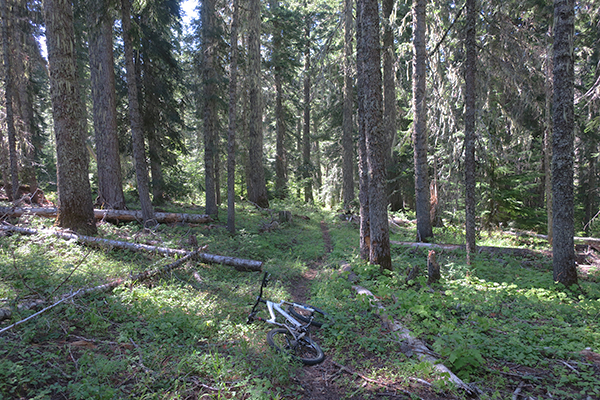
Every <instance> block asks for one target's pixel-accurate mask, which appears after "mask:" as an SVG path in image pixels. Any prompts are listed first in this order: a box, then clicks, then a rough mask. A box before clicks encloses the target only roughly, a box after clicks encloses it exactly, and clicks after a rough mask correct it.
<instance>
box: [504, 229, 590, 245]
mask: <svg viewBox="0 0 600 400" xmlns="http://www.w3.org/2000/svg"><path fill="white" fill-rule="evenodd" d="M504 233H506V234H507V235H513V236H517V237H521V236H530V237H534V238H537V239H544V240H548V235H542V234H539V233H535V232H528V231H523V232H515V231H504ZM573 240H574V241H576V242H582V243H583V244H587V245H590V246H600V239H598V238H594V237H581V236H574V237H573Z"/></svg>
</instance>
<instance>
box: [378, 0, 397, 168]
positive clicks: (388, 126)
mask: <svg viewBox="0 0 600 400" xmlns="http://www.w3.org/2000/svg"><path fill="white" fill-rule="evenodd" d="M393 10H394V1H393V0H383V1H382V11H383V38H382V39H383V127H384V130H385V134H386V135H387V140H388V147H387V151H386V152H385V163H386V168H387V166H388V165H390V163H391V159H392V149H393V146H394V142H395V140H396V118H397V114H398V112H397V107H396V68H395V66H394V64H395V50H394V30H393V29H392V26H393V22H392V21H391V20H390V18H392V15H393V14H392V12H393Z"/></svg>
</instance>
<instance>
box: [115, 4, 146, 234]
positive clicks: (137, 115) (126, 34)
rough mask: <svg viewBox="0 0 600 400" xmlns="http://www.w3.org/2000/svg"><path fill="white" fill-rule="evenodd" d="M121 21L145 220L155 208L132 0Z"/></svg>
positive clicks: (122, 12)
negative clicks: (134, 33) (143, 121)
mask: <svg viewBox="0 0 600 400" xmlns="http://www.w3.org/2000/svg"><path fill="white" fill-rule="evenodd" d="M121 23H122V26H123V47H124V48H125V69H126V75H127V98H128V100H129V123H130V128H131V139H132V146H133V158H134V161H135V176H136V180H137V189H138V195H139V196H140V205H141V208H142V214H143V215H144V222H145V221H149V220H151V219H153V218H154V208H153V207H152V202H151V201H150V184H149V177H148V162H147V161H146V146H145V143H144V132H143V130H142V115H141V111H140V103H139V99H138V87H137V79H136V76H137V74H136V71H135V70H136V67H135V63H134V54H133V38H132V32H131V0H121Z"/></svg>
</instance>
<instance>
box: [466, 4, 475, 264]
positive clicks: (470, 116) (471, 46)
mask: <svg viewBox="0 0 600 400" xmlns="http://www.w3.org/2000/svg"><path fill="white" fill-rule="evenodd" d="M466 8H467V16H466V19H467V31H466V40H465V51H466V55H467V59H466V65H465V241H466V246H467V264H469V265H470V264H471V255H472V254H473V253H475V252H476V251H477V248H476V245H475V230H476V225H475V111H476V110H475V88H476V86H475V85H476V70H477V65H476V64H477V43H476V40H475V33H476V27H475V23H476V18H477V10H476V8H475V0H467V3H466Z"/></svg>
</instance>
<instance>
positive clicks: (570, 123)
mask: <svg viewBox="0 0 600 400" xmlns="http://www.w3.org/2000/svg"><path fill="white" fill-rule="evenodd" d="M573 4H574V2H573V0H555V1H554V21H555V25H554V62H553V70H554V71H553V79H554V99H553V116H554V117H553V140H552V214H553V222H552V225H553V228H552V231H553V235H554V237H553V241H552V253H553V269H554V280H555V281H557V282H560V283H562V284H563V285H565V286H567V287H569V286H571V285H575V284H577V269H576V266H575V248H574V242H573V236H574V235H573V234H574V222H573V215H574V199H573V148H574V145H573V142H574V133H573V128H574V100H573V95H574V76H575V74H574V55H573V51H574V50H573V36H574V32H575V29H574V19H575V11H574V5H573Z"/></svg>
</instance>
